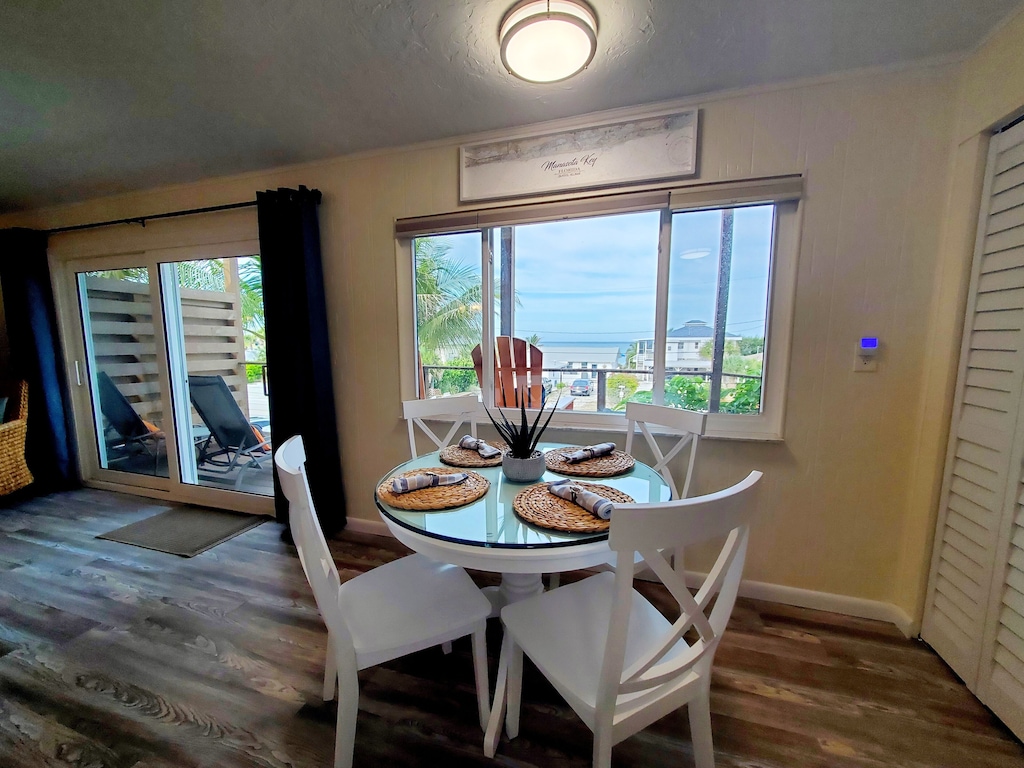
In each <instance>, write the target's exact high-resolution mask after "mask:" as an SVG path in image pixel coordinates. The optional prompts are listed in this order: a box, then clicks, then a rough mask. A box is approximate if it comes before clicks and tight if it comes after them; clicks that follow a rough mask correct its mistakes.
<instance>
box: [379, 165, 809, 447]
mask: <svg viewBox="0 0 1024 768" xmlns="http://www.w3.org/2000/svg"><path fill="white" fill-rule="evenodd" d="M790 184H792V181H791V177H790ZM750 185H751V182H749V181H740V182H736V188H737V189H740V190H745V189H747V188H748V187H749V186H750ZM729 191H730V190H729V187H728V186H723V187H722V188H721V189H718V190H716V192H717V193H718V194H717V195H710V194H708V195H704V196H702V197H700V198H699V199H697V198H696V197H695V196H694V197H689V196H687V195H683V194H679V195H676V194H673V195H671V201H672V203H674V204H675V205H669V206H666V207H665V208H663V209H662V210H663V214H662V220H661V235H660V239H659V257H658V293H657V296H656V304H655V328H654V334H655V345H654V358H655V359H654V363H655V368H654V370H655V371H664V369H665V356H666V349H665V341H666V338H667V334H668V326H667V322H668V296H667V292H668V270H669V258H670V256H669V238H670V234H671V219H672V213H673V212H678V211H679V210H697V209H700V208H704V209H707V208H721V207H729V206H730V205H732V206H735V205H737V203H739V204H753V203H755V202H763V203H766V204H767V203H771V204H774V205H775V207H776V216H775V218H774V224H773V226H774V232H773V237H772V262H771V267H770V272H769V281H768V303H767V313H768V321H767V325H766V328H765V370H764V371H763V373H762V380H761V381H762V383H761V403H762V406H761V412H760V413H757V414H725V413H709V414H708V419H707V431H706V434H705V436H706V437H708V438H712V439H714V438H721V439H731V440H757V441H781V440H782V439H783V437H784V428H785V407H786V399H787V390H788V383H789V368H790V365H789V362H790V354H791V348H792V335H793V316H794V310H795V305H796V278H797V264H798V260H799V248H800V231H801V224H802V220H803V205H802V203H801V202H800V200H799V199H793V197H792V195H791V194H787V195H785V196H784V199H781V200H779V199H775V200H773V199H771V195H766V196H765V198H763V199H762V200H760V201H758V200H754V199H749V198H742V199H741V198H740V196H739V195H737V194H733V196H730V195H729V194H728V193H729ZM614 212H615V211H607V213H614ZM464 215H465V216H469V215H470V214H464ZM591 215H599V214H596V213H593V212H591V213H587V214H582V215H581V216H580V217H583V216H591ZM499 218H500V217H499ZM566 218H568V217H566ZM493 226H497V225H496V224H495V225H491V224H489V225H488V226H485V227H482V228H480V231H481V241H482V242H481V250H482V252H484V253H486V254H487V257H486V258H484V259H483V260H482V262H483V263H482V265H481V280H482V281H483V284H484V285H492V284H493V254H491V253H490V251H489V250H488V242H487V229H488V228H493ZM397 229H399V227H398V226H397V225H396V230H397ZM409 229H410V228H409V227H408V226H406V227H405V228H404V231H403V230H400V231H399V233H398V234H397V235H396V240H395V259H396V265H397V275H398V298H399V302H398V304H399V312H398V314H399V352H400V355H401V360H402V363H401V368H400V376H401V394H402V399H403V400H408V399H414V398H415V397H416V396H417V381H416V378H417V372H416V333H415V295H414V286H415V274H414V271H415V267H414V263H413V261H414V260H413V253H412V241H413V238H414V237H416V236H421V235H426V234H441V232H438V231H437V230H436V229H434V230H433V231H430V232H427V231H422V232H418V233H416V234H412V233H411V232H410V231H409ZM467 229H469V230H470V231H473V230H476V229H477V227H475V226H471V227H467ZM462 231H463V232H465V231H467V230H466V229H462ZM482 332H483V339H482V341H481V352H482V354H483V359H484V360H487V359H491V358H493V355H494V348H493V347H494V328H493V319H492V318H490V317H489V316H488V313H486V312H485V313H484V316H483V318H482ZM659 340H660V342H661V343H658V342H659ZM483 375H484V382H483V386H482V387H481V389H482V391H483V392H485V393H486V392H493V390H494V385H493V382H492V381H491V379H492V378H493V371H491V370H490V369H489V366H484V371H483ZM664 391H665V381H664V376H657V375H656V376H655V377H654V397H655V399H660V398H661V397H663V396H664ZM551 427H552V428H556V429H580V430H591V431H593V430H601V431H609V432H623V431H624V430H625V427H626V417H625V415H624V414H623V413H593V412H585V411H579V412H576V411H559V412H558V413H556V414H555V415H554V417H553V418H552V420H551Z"/></svg>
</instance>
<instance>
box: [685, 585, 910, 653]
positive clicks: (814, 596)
mask: <svg viewBox="0 0 1024 768" xmlns="http://www.w3.org/2000/svg"><path fill="white" fill-rule="evenodd" d="M686 576H687V579H686V580H687V583H690V582H691V580H692V582H693V584H694V585H695V586H699V585H700V584H702V583H703V580H704V575H703V574H697V573H691V572H687V574H686ZM740 595H741V596H742V597H749V598H752V599H754V600H766V601H768V602H772V603H782V604H783V605H795V606H797V607H799V608H812V609H814V610H817V611H830V612H831V613H841V614H843V615H844V616H856V617H857V618H859V619H874V620H875V621H887V622H889V623H890V624H895V625H896V628H897V629H899V631H900V632H902V633H903V635H904V636H905V637H908V638H909V637H917V635H918V633H919V631H920V626H918V625H917V623H916V622H915V621H914V620H913V619H912V618H911V617H910V615H909V614H908V613H907V612H906V611H904V610H903V609H902V608H900V607H899V606H898V605H893V604H892V603H884V602H882V601H881V600H866V599H865V598H862V597H850V596H849V595H837V594H834V593H832V592H817V591H814V590H811V589H799V588H798V587H785V586H782V585H781V584H768V583H766V582H763V581H746V580H744V581H743V582H741V583H740Z"/></svg>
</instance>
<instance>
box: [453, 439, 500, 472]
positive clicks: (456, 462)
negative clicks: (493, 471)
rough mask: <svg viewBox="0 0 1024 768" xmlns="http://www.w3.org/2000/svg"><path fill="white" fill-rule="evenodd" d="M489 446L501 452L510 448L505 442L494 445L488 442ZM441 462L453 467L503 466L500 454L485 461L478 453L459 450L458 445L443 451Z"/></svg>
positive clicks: (466, 449)
mask: <svg viewBox="0 0 1024 768" xmlns="http://www.w3.org/2000/svg"><path fill="white" fill-rule="evenodd" d="M487 444H488V445H490V446H492V447H494V448H497V449H498V450H499V451H504V450H505V449H506V448H508V446H507V445H505V443H503V442H501V443H492V442H490V441H487ZM441 461H443V462H444V463H445V464H450V465H451V466H453V467H497V466H500V465H501V454H500V453H499V454H498V455H497V456H493V457H491V458H489V459H485V458H484V457H483V456H481V455H480V454H479V453H477V452H476V451H471V450H470V449H468V448H459V446H457V445H449V446H448V447H446V448H443V449H441Z"/></svg>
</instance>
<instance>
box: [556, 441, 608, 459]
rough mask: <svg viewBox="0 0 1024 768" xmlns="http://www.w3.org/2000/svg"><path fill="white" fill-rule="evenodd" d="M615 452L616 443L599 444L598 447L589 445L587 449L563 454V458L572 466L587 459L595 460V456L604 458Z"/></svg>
mask: <svg viewBox="0 0 1024 768" xmlns="http://www.w3.org/2000/svg"><path fill="white" fill-rule="evenodd" d="M614 450H615V443H598V444H597V445H588V446H586V447H585V448H580V449H579V450H578V451H573V452H572V453H563V454H562V458H563V459H565V460H566V461H567V462H569V463H570V464H576V463H578V462H581V461H586V460H587V459H593V458H594V457H595V456H604V455H605V454H606V453H611V452H612V451H614Z"/></svg>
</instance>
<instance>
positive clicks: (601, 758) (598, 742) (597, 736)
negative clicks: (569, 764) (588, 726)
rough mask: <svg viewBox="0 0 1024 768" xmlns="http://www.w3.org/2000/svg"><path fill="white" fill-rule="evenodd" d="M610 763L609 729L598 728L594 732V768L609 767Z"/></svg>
mask: <svg viewBox="0 0 1024 768" xmlns="http://www.w3.org/2000/svg"><path fill="white" fill-rule="evenodd" d="M611 765H612V734H611V730H610V729H609V730H605V729H603V728H598V729H597V731H595V732H594V768H611Z"/></svg>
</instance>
